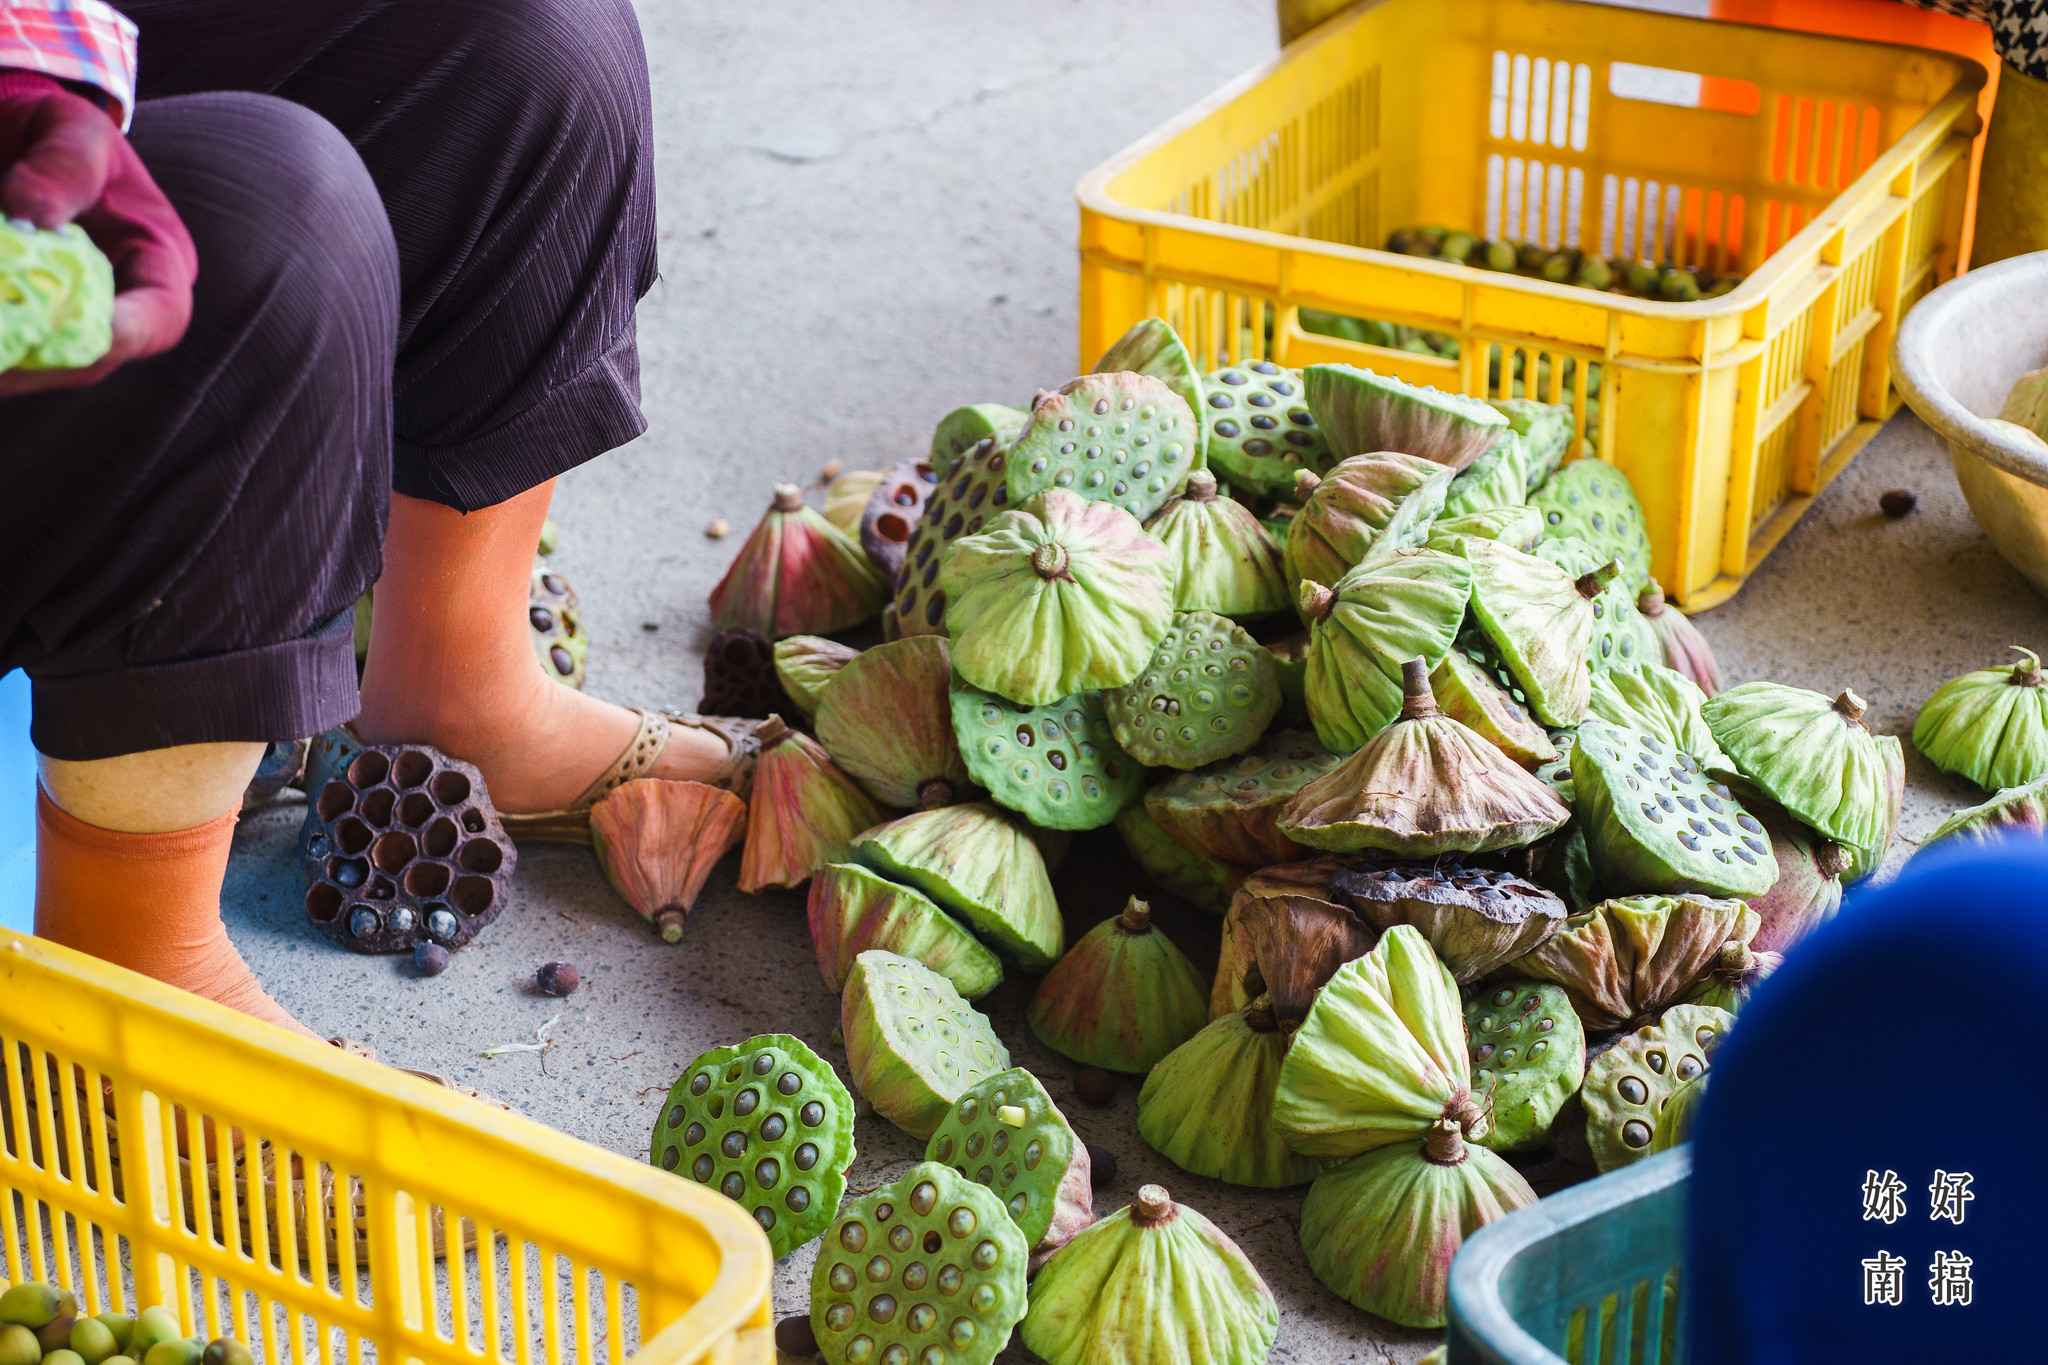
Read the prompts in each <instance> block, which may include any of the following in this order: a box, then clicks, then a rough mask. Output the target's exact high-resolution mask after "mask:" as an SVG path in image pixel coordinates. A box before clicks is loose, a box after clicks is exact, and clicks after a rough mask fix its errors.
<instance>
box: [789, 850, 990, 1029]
mask: <svg viewBox="0 0 2048 1365" xmlns="http://www.w3.org/2000/svg"><path fill="white" fill-rule="evenodd" d="M805 909H806V913H807V915H808V918H809V922H810V930H811V950H812V952H813V953H814V954H816V956H817V959H818V975H820V976H822V977H823V978H825V985H826V987H827V988H828V989H830V990H832V991H834V992H837V991H838V990H839V989H840V988H841V987H842V986H844V985H845V984H846V975H847V973H848V972H850V971H852V970H853V964H854V960H855V959H856V958H858V957H859V956H860V955H861V954H862V953H864V952H866V951H868V950H869V949H870V948H880V949H883V950H885V951H887V952H891V953H895V954H896V955H897V956H898V957H907V958H913V959H915V960H916V961H918V962H921V963H923V964H924V965H925V966H927V967H929V968H931V969H932V970H933V971H935V972H937V973H938V974H939V975H940V976H943V977H945V978H946V980H948V981H950V982H952V983H953V989H955V990H957V991H959V992H960V994H961V995H962V996H964V997H966V998H967V999H969V1000H979V999H980V998H981V997H982V996H984V995H987V994H988V993H989V992H990V991H992V990H994V989H995V988H996V987H997V986H999V985H1001V984H1002V980H1003V964H1002V963H1001V962H1000V961H999V960H998V959H997V958H996V955H995V954H994V953H992V952H990V951H989V950H988V949H987V948H985V947H983V946H982V943H981V941H980V940H979V939H977V938H975V936H974V935H973V934H971V933H969V932H968V931H967V928H966V926H964V925H962V924H961V923H960V922H959V921H958V920H956V919H954V918H953V917H952V916H951V915H948V914H947V913H946V912H945V911H943V910H941V909H939V907H938V906H937V905H936V904H934V903H933V902H932V900H931V898H930V897H929V896H926V895H925V894H924V893H923V892H922V891H916V890H913V889H911V888H910V887H907V886H904V885H902V884H900V883H898V882H892V881H890V880H889V879H888V878H886V877H884V876H882V875H881V874H880V873H878V872H873V871H870V870H869V869H867V868H865V867H862V866H860V865H859V864H858V863H833V864H831V865H829V866H827V867H823V868H820V869H819V871H818V873H817V875H816V876H814V877H812V878H811V890H810V896H809V898H808V900H807V901H806V903H805Z"/></svg>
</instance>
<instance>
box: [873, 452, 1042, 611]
mask: <svg viewBox="0 0 2048 1365" xmlns="http://www.w3.org/2000/svg"><path fill="white" fill-rule="evenodd" d="M1011 444H1012V442H1011V440H1009V439H999V438H998V437H996V436H985V437H983V438H982V439H981V440H978V441H976V442H975V443H974V444H973V445H971V446H969V447H968V448H967V449H966V451H964V452H963V453H962V454H961V456H960V458H959V459H958V461H957V462H955V463H954V465H953V467H952V472H951V473H948V474H945V475H942V476H941V477H940V479H939V484H938V487H936V488H934V489H932V490H931V492H930V493H929V494H927V495H926V497H925V503H924V515H923V516H922V517H920V518H918V522H917V526H916V528H915V529H914V530H912V531H911V533H910V541H909V543H908V544H906V545H905V546H904V547H903V573H902V576H901V577H900V578H899V579H898V580H897V582H896V594H895V598H894V600H892V601H891V602H890V604H889V609H888V611H886V612H885V613H883V616H882V633H883V635H884V636H885V637H888V638H890V639H896V638H900V637H903V636H907V635H933V634H940V633H943V632H944V630H945V621H946V595H945V593H943V592H942V591H940V589H939V564H940V558H941V556H942V554H943V553H944V551H945V548H946V547H947V546H948V545H950V544H952V543H953V542H954V541H956V540H958V539H959V538H960V537H962V536H970V535H973V534H974V533H975V532H977V531H979V530H981V528H982V527H983V526H984V525H985V524H986V523H987V521H988V519H989V518H990V517H993V516H995V515H996V514H997V513H998V512H1002V511H1006V510H1008V508H1009V506H1010V489H1009V482H1008V478H1007V474H1006V471H1007V470H1008V468H1009V455H1010V446H1011Z"/></svg>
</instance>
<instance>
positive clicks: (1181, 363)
mask: <svg viewBox="0 0 2048 1365" xmlns="http://www.w3.org/2000/svg"><path fill="white" fill-rule="evenodd" d="M1123 370H1128V371H1130V372H1131V373H1133V374H1142V375H1148V376H1150V377H1151V378H1153V379H1156V380H1158V381H1159V382H1160V383H1162V384H1164V385H1166V387H1167V388H1169V389H1171V390H1172V391H1173V392H1174V393H1176V394H1178V395H1179V396H1180V399H1181V401H1182V402H1184V403H1186V404H1187V405H1188V410H1189V411H1190V412H1192V413H1193V414H1194V417H1195V462H1194V468H1196V469H1203V468H1206V467H1207V466H1208V463H1209V432H1208V425H1207V424H1206V423H1205V422H1203V420H1202V372H1201V370H1200V369H1198V368H1197V367H1196V365H1195V359H1194V357H1193V356H1191V355H1189V354H1188V348H1187V345H1186V343H1184V342H1183V341H1182V340H1181V339H1180V333H1178V332H1176V331H1174V330H1173V325H1172V324H1171V323H1169V322H1167V321H1166V320H1165V319H1164V318H1146V319H1145V320H1144V321H1143V322H1139V323H1135V324H1133V325H1132V327H1131V330H1130V331H1128V332H1125V333H1124V334H1123V335H1122V336H1120V337H1118V338H1117V339H1116V340H1115V341H1114V342H1112V343H1111V344H1110V348H1109V349H1108V350H1106V351H1104V352H1103V353H1102V359H1100V360H1098V361H1096V362H1095V363H1094V364H1093V365H1092V366H1090V367H1089V371H1088V372H1089V373H1090V374H1116V373H1118V372H1119V371H1123ZM1024 415H1025V414H1023V413H1019V414H1018V416H1019V417H1023V416H1024Z"/></svg>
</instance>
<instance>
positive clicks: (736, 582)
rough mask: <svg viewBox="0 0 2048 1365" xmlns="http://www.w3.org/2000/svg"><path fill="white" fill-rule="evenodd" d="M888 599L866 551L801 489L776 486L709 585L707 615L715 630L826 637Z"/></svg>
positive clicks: (861, 618) (865, 616)
mask: <svg viewBox="0 0 2048 1365" xmlns="http://www.w3.org/2000/svg"><path fill="white" fill-rule="evenodd" d="M886 600H888V588H887V585H886V584H884V583H883V582H882V575H881V573H880V572H879V571H878V570H877V569H876V568H875V566H874V565H873V564H871V563H869V562H868V557H867V554H866V552H865V551H863V550H862V549H861V548H860V546H859V545H858V544H856V543H855V542H854V541H853V540H852V539H851V538H850V537H848V536H847V535H846V533H845V532H843V531H841V530H840V529H839V528H838V527H836V526H834V525H833V524H832V523H831V522H829V521H827V520H825V518H824V517H823V516H821V515H820V514H819V513H817V512H814V511H812V510H811V509H810V508H808V507H806V506H804V495H803V490H801V489H799V488H798V487H797V486H796V485H795V484H793V483H781V484H777V485H776V486H775V500H774V501H773V502H771V503H770V504H769V506H768V511H767V512H766V513H765V514H764V515H763V516H762V518H761V522H760V524H759V525H758V526H756V527H755V528H754V530H753V532H752V533H751V534H749V535H748V536H747V539H746V543H745V544H743V545H741V546H740V552H739V554H738V555H737V556H735V557H734V559H733V562H732V567H731V568H729V569H727V570H726V571H725V577H723V578H721V579H719V580H718V586H717V587H715V588H713V589H712V590H711V620H712V624H714V625H715V626H717V627H718V629H720V630H751V631H756V632H758V633H760V634H762V635H765V636H767V637H768V638H769V639H771V640H775V639H780V638H781V637H783V636H785V635H805V634H810V635H830V634H831V633H832V632H833V631H835V630H845V629H846V628H847V627H849V626H857V625H859V624H860V623H861V622H863V621H865V620H868V619H869V618H870V617H872V616H873V615H874V614H875V613H876V612H878V611H880V610H881V609H882V604H883V602H885V601H886Z"/></svg>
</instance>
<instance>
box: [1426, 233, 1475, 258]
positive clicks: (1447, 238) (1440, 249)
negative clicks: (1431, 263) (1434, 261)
mask: <svg viewBox="0 0 2048 1365" xmlns="http://www.w3.org/2000/svg"><path fill="white" fill-rule="evenodd" d="M1478 249H1479V239H1478V238H1476V237H1474V236H1473V235H1472V234H1471V233H1469V232H1446V233H1445V234H1444V237H1443V240H1442V241H1441V242H1439V243H1437V248H1436V254H1437V257H1438V259H1440V260H1446V261H1456V262H1458V263H1459V264H1461V265H1462V264H1463V263H1464V262H1465V261H1467V260H1470V259H1471V256H1472V253H1473V252H1474V251H1476V250H1478Z"/></svg>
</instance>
